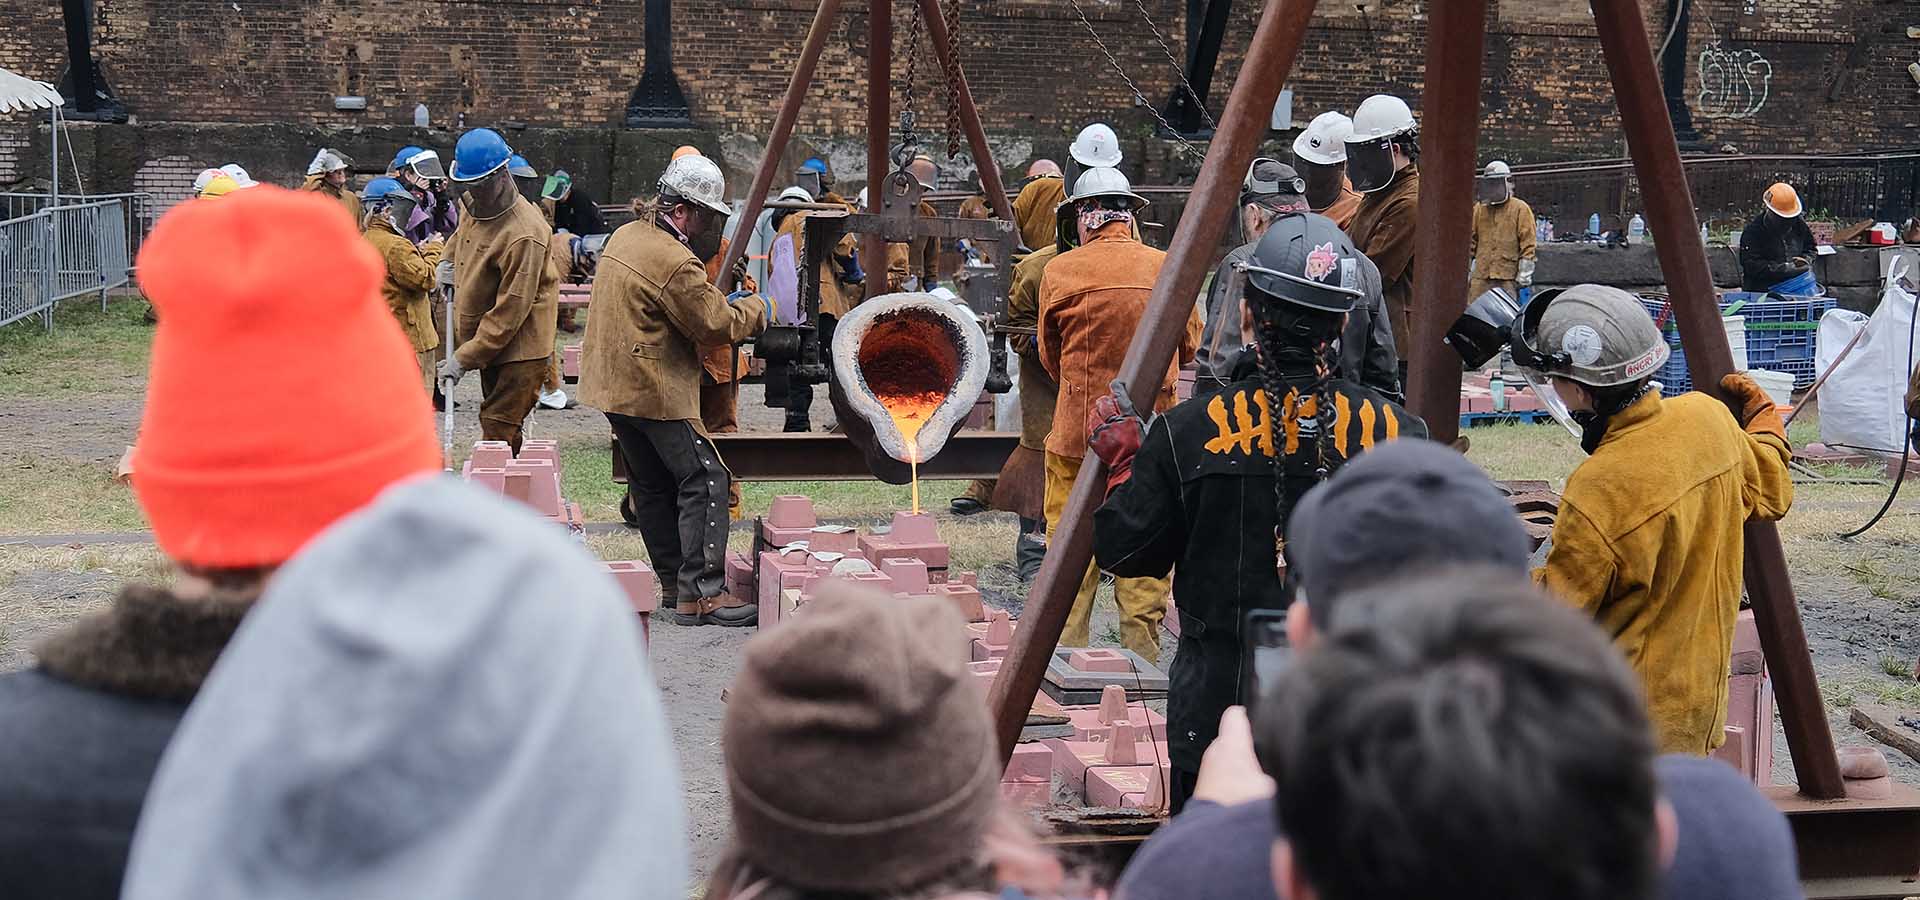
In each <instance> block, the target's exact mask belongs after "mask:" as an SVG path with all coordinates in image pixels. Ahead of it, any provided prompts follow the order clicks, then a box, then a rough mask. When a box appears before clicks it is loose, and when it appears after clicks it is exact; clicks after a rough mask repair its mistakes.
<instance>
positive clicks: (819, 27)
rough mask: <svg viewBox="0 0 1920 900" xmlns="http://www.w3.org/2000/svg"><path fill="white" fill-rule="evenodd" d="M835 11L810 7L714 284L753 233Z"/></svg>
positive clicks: (833, 6)
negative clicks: (800, 43)
mask: <svg viewBox="0 0 1920 900" xmlns="http://www.w3.org/2000/svg"><path fill="white" fill-rule="evenodd" d="M839 14H840V0H820V8H819V9H817V10H814V13H813V27H811V28H809V29H807V43H806V44H805V45H804V46H802V47H801V48H800V60H799V62H796V63H794V66H793V80H792V81H789V82H787V95H786V97H785V98H784V99H782V100H781V101H780V112H779V113H778V114H777V115H775V116H774V118H773V133H772V134H769V135H767V149H766V151H765V152H763V153H761V154H760V168H759V169H758V170H757V171H755V172H754V175H753V186H752V187H750V188H748V189H747V195H746V197H745V200H746V206H745V207H744V208H743V209H741V211H740V223H739V224H737V225H735V226H734V227H733V234H732V236H731V237H730V239H729V240H728V241H727V254H726V256H725V257H724V258H722V259H721V260H720V270H719V274H718V275H716V276H714V285H715V286H718V285H720V284H721V282H722V280H723V279H725V278H726V277H727V273H728V272H731V271H733V265H734V263H737V262H739V261H740V257H741V255H743V254H745V253H746V252H747V239H748V238H750V237H752V236H753V225H754V222H755V220H757V219H759V218H760V209H761V207H763V206H765V205H766V202H767V191H768V190H769V189H771V188H772V187H773V173H774V170H776V169H778V168H780V157H781V156H782V155H783V154H785V153H786V150H787V138H789V137H791V136H792V135H793V122H794V120H795V119H797V118H799V116H800V102H801V101H802V100H805V99H806V97H807V88H809V87H811V86H812V85H813V68H814V66H815V65H816V64H818V63H819V62H820V51H821V49H823V48H824V47H826V45H827V36H828V35H830V34H832V33H833V20H834V17H835V16H838V15H839Z"/></svg>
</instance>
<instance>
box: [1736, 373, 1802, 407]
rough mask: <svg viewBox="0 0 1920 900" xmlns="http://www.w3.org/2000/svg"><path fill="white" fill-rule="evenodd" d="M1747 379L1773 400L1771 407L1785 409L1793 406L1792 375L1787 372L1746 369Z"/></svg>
mask: <svg viewBox="0 0 1920 900" xmlns="http://www.w3.org/2000/svg"><path fill="white" fill-rule="evenodd" d="M1746 375H1747V377H1748V378H1751V379H1753V382H1754V383H1755V384H1757V385H1759V386H1760V389H1761V390H1764V391H1766V392H1767V396H1769V397H1772V398H1773V405H1775V406H1781V407H1787V406H1792V405H1793V375H1791V374H1789V373H1787V372H1775V371H1772V370H1770V369H1748V370H1746Z"/></svg>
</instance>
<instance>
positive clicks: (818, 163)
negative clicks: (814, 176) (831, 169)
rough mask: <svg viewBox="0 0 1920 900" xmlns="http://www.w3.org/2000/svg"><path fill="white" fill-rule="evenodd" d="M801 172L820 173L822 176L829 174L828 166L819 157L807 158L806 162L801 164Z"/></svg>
mask: <svg viewBox="0 0 1920 900" xmlns="http://www.w3.org/2000/svg"><path fill="white" fill-rule="evenodd" d="M800 171H802V172H819V173H820V174H822V175H825V174H827V164H826V162H825V161H824V160H822V159H821V158H820V157H818V156H810V157H807V161H806V162H803V163H801V164H800Z"/></svg>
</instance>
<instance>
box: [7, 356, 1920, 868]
mask: <svg viewBox="0 0 1920 900" xmlns="http://www.w3.org/2000/svg"><path fill="white" fill-rule="evenodd" d="M477 382H478V379H477V378H470V379H468V380H467V381H466V382H465V383H464V384H463V385H462V386H461V389H460V391H459V392H458V397H459V399H460V401H461V403H462V406H461V408H460V409H459V410H458V411H457V413H456V416H455V424H456V433H455V443H456V446H466V445H470V443H471V442H472V441H473V440H475V439H477V438H478V436H479V435H478V425H477V422H476V419H475V414H476V412H477V407H478V384H477ZM113 387H114V389H113V390H111V391H82V392H77V393H56V394H50V395H48V396H38V395H35V394H31V393H28V394H22V395H17V396H12V397H8V398H6V399H5V401H4V402H0V470H3V469H7V468H12V469H14V470H15V471H14V473H13V475H12V478H13V480H11V481H7V480H4V479H5V478H7V477H8V473H7V472H5V471H0V507H4V506H6V505H7V504H8V503H9V502H12V500H14V499H15V497H16V496H24V493H25V492H27V491H28V489H29V488H31V486H32V484H33V483H35V480H36V479H37V478H38V477H39V476H38V475H36V474H35V472H41V473H51V472H68V471H76V470H78V471H86V472H92V473H98V472H102V471H103V470H104V469H103V467H110V466H111V465H112V463H113V462H114V461H115V460H116V459H118V457H119V455H120V452H121V450H122V449H123V448H124V447H125V446H126V445H127V444H128V443H130V442H131V441H132V438H133V435H134V432H135V430H136V429H137V427H138V422H139V416H140V408H141V403H140V397H141V394H142V391H143V388H144V382H143V379H141V378H140V377H139V376H137V375H124V376H116V377H115V381H114V385H113ZM758 399H759V394H758V391H757V389H754V388H749V389H747V390H746V391H745V392H743V395H742V397H741V419H742V426H743V428H744V429H746V430H752V431H777V430H779V428H780V426H781V422H782V418H783V415H782V412H781V411H779V410H772V409H768V408H766V407H765V406H764V405H762V404H760V403H759V402H758ZM208 402H218V398H217V397H212V398H209V401H208ZM831 418H832V413H831V411H830V410H829V409H828V408H827V404H826V401H825V391H824V389H822V390H820V392H819V399H818V400H817V401H816V404H815V412H814V424H815V427H816V428H820V427H823V426H824V425H825V424H826V423H827V422H829V421H830V420H831ZM1796 427H1798V426H1796ZM606 430H607V429H606V422H605V419H604V418H603V417H602V416H601V415H600V414H599V413H598V412H595V411H593V410H589V409H584V408H581V409H571V410H565V411H552V410H541V411H539V412H538V413H537V414H536V415H535V417H534V420H533V422H532V424H531V426H530V429H529V432H530V434H531V435H533V436H539V437H549V438H557V439H560V440H561V441H562V442H563V443H568V444H571V443H580V444H583V445H585V444H591V443H593V442H598V441H601V440H604V437H605V435H606ZM1510 431H1511V433H1508V432H1497V433H1496V432H1483V433H1481V434H1480V436H1477V437H1476V440H1475V447H1476V450H1475V453H1474V454H1473V455H1474V456H1475V457H1476V458H1478V459H1480V460H1481V461H1482V462H1483V464H1485V465H1488V467H1489V468H1490V469H1492V470H1493V471H1494V472H1495V473H1496V475H1497V476H1498V477H1549V478H1554V479H1555V480H1556V481H1557V480H1559V479H1562V478H1564V472H1565V467H1566V466H1568V465H1570V464H1571V462H1572V461H1573V460H1575V459H1577V451H1575V452H1573V453H1569V452H1568V451H1567V449H1566V448H1565V447H1562V446H1560V444H1561V443H1566V442H1565V441H1564V440H1561V441H1559V442H1558V443H1556V442H1554V441H1553V440H1551V439H1547V438H1544V437H1540V436H1530V433H1528V432H1525V431H1524V430H1521V429H1513V430H1510ZM1561 438H1562V439H1564V435H1562V436H1561ZM1515 443H1517V447H1509V446H1507V445H1509V444H1515ZM1483 445H1484V446H1486V447H1489V448H1494V449H1493V451H1492V452H1493V455H1491V456H1487V455H1485V454H1483V452H1482V450H1481V447H1482V446H1483ZM23 467H25V470H26V474H24V475H22V474H21V470H22V469H23ZM33 467H38V468H37V469H36V468H33ZM1908 487H1909V488H1912V487H1913V485H1909V486H1908ZM961 488H962V485H960V484H958V483H940V484H934V485H930V486H929V487H928V490H927V498H928V499H927V504H928V507H929V508H930V509H932V510H933V511H935V512H936V513H937V514H938V515H939V516H940V519H941V528H942V530H943V533H944V534H945V535H946V536H947V538H948V539H949V541H950V542H951V543H952V545H953V547H954V552H955V555H956V565H957V566H961V567H963V568H972V569H976V570H978V571H979V572H980V580H981V586H982V589H983V593H985V594H986V596H987V598H988V600H989V602H992V603H994V604H996V605H1000V606H1004V607H1007V608H1011V609H1016V610H1017V609H1018V607H1019V604H1020V601H1021V599H1022V597H1023V596H1024V588H1023V587H1022V586H1021V585H1020V584H1019V582H1018V579H1017V578H1016V577H1015V576H1014V574H1013V570H1012V566H1011V561H1010V560H1011V555H1012V548H1013V543H1014V535H1015V532H1016V530H1017V526H1016V523H1015V521H1014V519H1013V517H1012V516H1010V515H1005V514H986V515H981V516H975V517H970V518H967V519H959V518H955V517H952V516H950V515H948V514H947V513H946V501H947V499H948V498H950V497H952V496H954V495H955V494H957V493H958V492H959V491H960V489H961ZM839 489H840V488H838V487H836V488H834V490H839ZM103 490H104V489H103ZM114 490H115V491H117V494H115V495H114V496H112V497H111V498H110V500H103V501H101V502H113V503H120V504H125V505H126V506H127V507H128V508H129V509H132V507H131V498H130V496H128V495H127V492H125V491H124V490H123V489H114ZM762 493H763V494H765V493H766V491H765V490H763V492H762ZM1916 493H1920V492H1916V491H1909V492H1908V494H1907V497H1908V499H1905V500H1903V501H1902V502H1901V503H1899V504H1898V505H1897V506H1896V507H1895V509H1894V513H1893V515H1892V516H1891V517H1890V518H1889V521H1888V522H1886V523H1883V524H1882V525H1881V526H1880V527H1879V528H1878V529H1876V531H1875V532H1873V533H1870V534H1869V535H1867V536H1866V537H1864V538H1862V539H1860V540H1858V541H1856V542H1852V543H1842V542H1838V541H1835V540H1833V539H1832V537H1831V535H1833V534H1834V533H1835V532H1837V531H1839V530H1842V529H1843V528H1845V527H1848V526H1852V525H1857V524H1858V523H1859V522H1861V521H1864V519H1865V518H1866V517H1867V516H1868V515H1870V514H1871V513H1872V511H1873V509H1874V508H1875V507H1877V506H1878V501H1879V499H1880V498H1881V497H1883V496H1884V488H1882V487H1861V488H1857V489H1849V488H1828V487H1821V488H1818V489H1812V488H1806V489H1803V490H1802V491H1801V494H1800V498H1799V501H1798V502H1797V504H1796V507H1795V511H1794V514H1793V515H1792V516H1791V517H1790V518H1789V520H1788V522H1787V523H1786V524H1785V525H1784V526H1783V532H1785V533H1787V536H1788V539H1787V552H1788V558H1789V559H1790V560H1791V561H1792V564H1793V568H1794V580H1795V588H1796V591H1797V594H1798V597H1799V599H1800V603H1801V609H1802V615H1803V617H1804V619H1805V622H1806V628H1807V633H1808V639H1809V642H1810V645H1811V648H1812V651H1813V657H1814V661H1815V666H1816V669H1817V670H1818V672H1819V674H1820V677H1821V684H1822V690H1823V692H1824V693H1825V694H1826V697H1827V700H1828V708H1829V711H1830V718H1831V721H1832V726H1833V733H1834V738H1835V739H1836V741H1838V742H1840V743H1842V744H1852V743H1870V741H1869V740H1868V739H1867V738H1866V737H1865V736H1864V735H1863V734H1862V733H1861V732H1860V731H1859V730H1858V729H1856V728H1854V727H1853V726H1852V725H1851V724H1849V723H1848V722H1847V720H1846V715H1847V711H1848V710H1847V707H1848V706H1849V705H1850V704H1851V703H1852V702H1854V701H1855V700H1859V701H1861V702H1876V703H1887V704H1889V705H1896V706H1903V707H1906V708H1920V685H1916V683H1915V681H1914V678H1913V674H1912V673H1913V666H1914V663H1915V660H1916V659H1917V658H1920V567H1916V566H1915V565H1914V560H1915V559H1916V558H1917V557H1916V556H1915V555H1914V550H1913V547H1914V544H1915V543H1916V542H1920V499H1914V498H1915V496H1916ZM836 496H837V495H836ZM824 502H825V501H823V503H824ZM862 502H863V503H864V504H865V505H863V506H862V507H861V510H860V511H859V512H858V513H856V514H854V515H852V518H851V520H852V521H857V522H859V523H860V524H873V523H877V522H878V521H879V520H880V519H881V517H882V516H884V510H885V509H888V508H897V504H899V503H901V502H903V498H900V499H894V498H893V495H892V494H886V493H881V494H879V495H878V499H877V500H876V499H872V498H871V497H869V498H868V499H867V500H863V501H862ZM888 504H895V505H894V506H889V505H888ZM55 506H57V504H56V505H55ZM54 508H55V507H49V509H54ZM751 512H753V510H749V514H751ZM822 514H823V515H825V516H828V517H832V518H843V519H844V518H845V515H844V514H836V511H835V510H832V509H823V510H822ZM588 518H589V519H590V520H595V521H600V522H609V521H612V520H613V518H614V517H613V516H612V514H611V510H610V509H608V508H602V509H598V510H596V509H592V508H590V509H589V510H588ZM0 519H4V515H0ZM39 522H40V520H35V521H34V522H30V523H28V524H27V526H25V527H22V526H20V525H17V524H16V525H13V526H10V527H6V528H0V671H6V670H12V669H16V668H20V667H24V666H27V665H30V664H31V663H32V658H33V657H32V646H33V645H34V644H35V643H36V642H37V641H38V640H40V639H41V638H43V637H44V636H46V635H47V634H48V633H50V632H52V631H54V630H56V629H58V628H61V627H63V626H64V625H66V624H67V623H69V622H71V621H72V620H74V619H75V618H77V617H79V616H81V615H83V614H85V613H87V612H89V611H91V610H95V609H98V608H100V607H102V606H103V605H105V604H106V603H107V602H108V601H109V600H110V599H111V598H112V597H113V595H114V593H115V592H116V591H117V590H118V589H119V587H120V586H121V585H123V584H125V583H127V582H128V581H131V580H138V579H156V578H161V577H164V573H165V563H164V560H162V559H161V557H160V555H159V553H158V552H157V551H156V550H155V549H154V548H153V547H152V546H151V544H149V543H146V542H144V539H143V538H142V537H141V536H140V535H138V534H137V532H138V530H139V527H140V526H139V525H138V517H137V510H133V511H132V513H131V519H130V522H131V524H129V525H127V526H125V527H124V528H121V529H118V530H124V531H129V532H136V533H134V534H129V535H126V536H124V538H123V539H121V540H120V541H116V542H95V541H96V539H92V538H82V539H75V540H72V541H69V542H65V543H54V544H53V545H51V546H27V545H23V544H21V543H19V542H18V541H19V540H20V539H21V538H22V537H23V536H27V535H49V534H53V535H64V534H69V533H72V532H77V531H84V530H89V529H86V528H80V527H73V526H72V525H71V524H70V523H68V522H65V521H63V520H62V519H61V517H59V516H56V515H53V514H51V513H49V515H48V516H47V517H46V518H45V520H44V525H41V524H39ZM91 530H94V531H100V530H107V529H104V528H100V527H95V528H93V529H91ZM587 540H588V544H589V546H590V547H591V548H592V549H593V550H594V551H595V552H596V553H598V554H599V555H600V556H601V557H602V558H607V559H638V558H644V549H643V548H642V547H641V545H640V541H639V540H638V538H637V537H635V536H634V535H632V534H631V533H625V532H620V531H618V530H617V529H615V530H613V531H611V532H608V531H603V530H598V529H597V530H596V532H595V533H594V534H591V535H589V537H588V539H587ZM747 540H748V535H747V528H746V526H745V524H744V523H741V524H738V525H737V526H736V528H735V530H734V534H733V543H734V544H735V546H736V547H739V546H744V545H745V543H746V542H747ZM9 541H13V542H14V543H9ZM43 543H44V542H43ZM1115 621H1116V614H1115V611H1114V608H1113V606H1112V604H1111V598H1110V589H1103V590H1102V602H1101V603H1100V604H1099V605H1098V606H1097V607H1096V618H1095V623H1094V629H1093V634H1094V638H1095V643H1096V644H1107V645H1112V644H1116V643H1117V633H1116V630H1115ZM752 634H753V631H752V630H751V629H738V630H736V629H723V628H713V627H703V628H678V627H675V626H673V625H672V624H671V622H670V621H667V620H666V618H665V617H658V619H657V620H656V622H655V623H654V627H653V645H652V662H653V665H654V668H655V674H656V677H657V680H658V682H659V684H660V687H661V690H662V692H663V694H664V697H665V700H666V708H667V712H668V717H669V719H670V721H671V725H672V728H673V732H674V740H675V745H676V747H677V749H678V754H679V759H678V761H677V762H678V777H679V779H680V781H681V784H682V786H683V789H684V790H685V793H686V798H687V806H688V821H689V838H690V843H691V846H692V850H693V863H694V870H695V873H696V875H697V876H698V875H704V873H705V872H706V871H707V870H708V869H709V868H710V867H711V865H712V864H713V862H714V859H715V857H716V855H717V853H718V851H719V849H720V846H721V844H722V842H723V841H724V839H725V835H726V832H727V827H728V818H727V809H726V791H725V786H724V775H723V773H722V770H721V765H720V730H721V720H722V715H723V712H724V706H723V705H722V704H721V703H720V700H719V697H720V691H721V689H722V688H723V687H725V686H726V684H727V682H728V681H729V680H730V679H731V676H732V673H733V672H734V670H735V668H736V666H737V663H738V659H739V654H740V652H741V648H742V647H743V645H744V644H745V642H746V641H747V640H748V639H749V638H750V637H751V636H752ZM1165 646H1166V651H1165V655H1164V656H1163V663H1164V662H1166V661H1168V660H1170V659H1171V652H1172V646H1173V645H1172V642H1171V641H1170V640H1169V641H1167V642H1166V645H1165ZM1775 744H1776V750H1775V767H1774V771H1775V777H1776V780H1779V781H1783V782H1785V781H1791V780H1792V778H1793V770H1792V766H1791V763H1790V761H1789V758H1788V753H1787V748H1786V745H1785V739H1784V737H1782V736H1778V735H1776V741H1775ZM1876 746H1877V745H1876ZM1887 756H1888V760H1889V762H1890V763H1891V764H1892V766H1893V768H1894V770H1895V773H1896V776H1897V777H1898V778H1900V779H1901V780H1902V781H1905V782H1908V783H1911V784H1920V763H1916V762H1915V761H1913V760H1910V759H1907V758H1906V757H1904V756H1901V755H1900V754H1899V753H1897V752H1894V751H1891V750H1889V751H1887ZM665 771H666V770H665V767H664V766H663V773H664V772H665Z"/></svg>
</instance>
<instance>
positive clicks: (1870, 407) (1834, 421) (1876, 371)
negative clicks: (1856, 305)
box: [1814, 266, 1914, 453]
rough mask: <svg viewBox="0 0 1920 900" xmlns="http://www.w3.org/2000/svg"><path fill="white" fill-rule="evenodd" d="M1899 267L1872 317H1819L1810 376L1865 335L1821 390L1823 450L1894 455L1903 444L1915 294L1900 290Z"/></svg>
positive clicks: (1839, 313) (1831, 313) (1843, 313)
mask: <svg viewBox="0 0 1920 900" xmlns="http://www.w3.org/2000/svg"><path fill="white" fill-rule="evenodd" d="M1898 268H1899V267H1897V266H1896V273H1895V275H1894V277H1892V278H1889V280H1888V284H1887V289H1886V291H1885V292H1883V293H1882V294H1881V295H1880V308H1879V309H1877V310H1875V311H1874V313H1873V315H1872V316H1871V317H1869V316H1864V315H1861V314H1860V313H1857V312H1852V311H1850V310H1843V309H1834V310H1828V311H1827V314H1826V315H1824V316H1822V317H1820V331H1819V334H1818V338H1817V342H1816V345H1815V351H1814V369H1815V371H1821V372H1824V371H1826V369H1827V367H1828V366H1830V365H1832V364H1833V359H1834V357H1836V356H1838V355H1840V351H1841V350H1843V349H1845V348H1846V346H1847V342H1848V341H1851V340H1853V336H1854V335H1856V334H1859V333H1860V332H1861V331H1862V330H1865V332H1866V333H1865V334H1863V335H1861V337H1860V341H1859V343H1857V344H1855V345H1854V347H1853V352H1852V353H1849V354H1847V358H1846V359H1845V360H1843V361H1841V363H1840V365H1839V366H1838V367H1837V368H1835V369H1834V370H1833V374H1832V375H1829V376H1827V382H1826V384H1825V385H1824V386H1822V387H1821V388H1820V440H1821V442H1823V443H1825V444H1827V445H1828V446H1834V447H1849V448H1855V449H1861V450H1874V451H1878V452H1882V453H1899V452H1901V451H1902V449H1903V448H1905V447H1906V445H1907V412H1906V404H1905V397H1906V391H1907V379H1908V376H1909V375H1910V373H1911V372H1912V371H1913V369H1912V363H1913V361H1912V359H1911V358H1910V357H1909V354H1908V348H1907V343H1908V335H1909V333H1910V329H1911V328H1912V324H1913V317H1914V295H1912V294H1910V293H1908V292H1907V291H1906V290H1905V289H1903V288H1901V287H1900V285H1899V282H1898V275H1897V269H1898Z"/></svg>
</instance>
